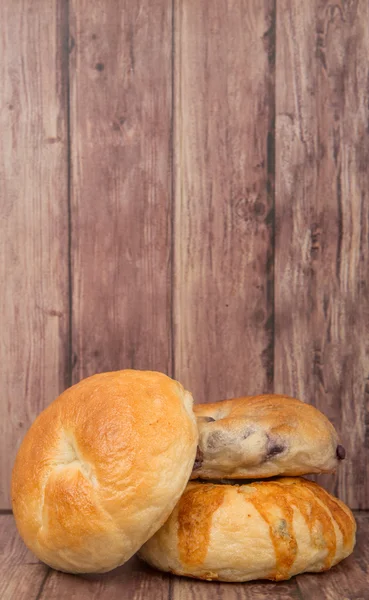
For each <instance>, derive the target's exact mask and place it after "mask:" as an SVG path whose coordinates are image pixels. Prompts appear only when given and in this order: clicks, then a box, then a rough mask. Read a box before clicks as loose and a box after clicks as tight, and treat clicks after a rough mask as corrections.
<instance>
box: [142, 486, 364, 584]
mask: <svg viewBox="0 0 369 600" xmlns="http://www.w3.org/2000/svg"><path fill="white" fill-rule="evenodd" d="M355 532H356V523H355V520H354V517H353V515H352V513H351V511H350V509H349V508H348V507H347V506H346V505H345V504H343V503H342V502H341V501H340V500H338V499H337V498H334V497H333V496H331V495H330V494H329V493H328V492H326V491H325V490H324V489H323V488H322V487H320V486H318V485H317V484H315V483H313V482H311V481H308V480H306V479H302V478H290V477H285V478H280V479H275V480H274V479H273V480H270V481H258V482H252V483H248V484H245V485H226V484H219V485H216V484H213V483H200V482H193V483H189V485H188V486H187V488H186V490H185V492H184V494H183V496H182V497H181V499H180V500H179V502H178V504H177V506H176V507H175V509H174V511H173V513H172V514H171V516H170V518H169V519H168V521H167V522H166V523H165V524H164V526H163V527H162V528H161V529H160V530H159V531H158V532H157V533H156V534H155V535H154V536H153V538H151V539H150V540H149V541H148V542H147V543H146V544H145V545H144V547H143V548H142V549H141V551H140V556H141V557H142V558H143V559H144V560H146V561H147V562H148V563H149V564H151V565H153V566H155V567H157V568H159V569H162V570H164V571H170V572H172V573H175V574H178V575H187V576H190V577H197V578H200V579H215V580H224V581H249V580H252V579H271V580H275V581H280V580H284V579H289V578H290V577H291V576H293V575H296V574H298V573H302V572H304V571H313V572H320V571H324V570H327V569H329V568H330V567H332V566H333V565H335V564H337V563H338V562H339V561H341V560H342V559H344V558H345V557H347V556H348V555H349V554H351V552H352V550H353V547H354V544H355Z"/></svg>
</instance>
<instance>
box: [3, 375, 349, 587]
mask: <svg viewBox="0 0 369 600" xmlns="http://www.w3.org/2000/svg"><path fill="white" fill-rule="evenodd" d="M192 403H193V401H192V396H191V394H190V393H189V392H187V391H185V390H184V389H183V387H182V386H181V384H179V383H178V382H176V381H174V380H172V379H170V378H169V377H167V376H166V375H163V374H161V373H155V372H150V371H134V370H127V371H117V372H112V373H103V374H99V375H94V376H93V377H89V378H88V379H85V380H83V381H81V382H80V383H78V384H77V385H75V386H73V387H71V388H70V389H68V390H66V391H65V392H64V393H63V394H62V395H61V396H59V398H57V399H56V400H55V401H54V402H53V403H51V404H50V406H49V407H48V408H47V409H45V410H44V411H43V412H42V413H41V415H39V416H38V417H37V419H36V420H35V422H34V423H33V425H32V426H31V428H30V430H29V431H28V433H27V435H26V437H25V439H24V441H23V443H22V445H21V447H20V449H19V452H18V455H17V458H16V462H15V466H14V470H13V478H12V499H13V511H14V516H15V519H16V523H17V526H18V530H19V532H20V534H21V536H22V537H23V539H24V541H25V543H26V544H27V546H28V547H29V548H30V549H31V550H32V551H33V552H34V553H35V554H36V555H37V556H38V557H39V558H40V559H41V560H42V561H44V562H45V563H47V564H48V565H50V566H51V567H53V568H55V569H59V570H61V571H67V572H72V573H86V572H104V571H109V570H111V569H114V568H115V567H117V566H119V565H121V564H123V563H124V562H125V561H127V560H128V559H129V558H130V557H131V556H132V555H133V554H134V553H135V552H137V551H138V550H139V555H140V557H141V558H143V559H144V560H145V561H147V562H148V563H149V564H151V565H153V566H154V567H157V568H159V569H161V570H163V571H170V572H172V573H176V574H178V575H185V576H190V577H196V578H200V579H207V580H213V579H216V580H224V581H249V580H251V579H273V580H281V579H289V578H290V577H291V576H293V575H295V574H297V573H301V572H303V571H315V572H318V571H324V570H326V569H329V568H330V567H331V566H333V565H335V564H337V563H338V562H339V561H340V560H342V559H343V558H345V557H346V556H348V555H349V554H350V553H351V552H352V550H353V547H354V543H355V530H356V526H355V520H354V518H353V515H352V513H351V511H350V510H349V508H347V507H346V506H345V505H344V504H343V503H342V502H341V501H340V500H338V499H337V498H334V497H333V496H331V495H330V494H328V492H326V491H325V490H324V489H323V488H321V487H320V486H318V485H317V484H315V483H313V482H311V481H309V480H307V479H303V478H301V477H299V476H300V475H305V474H308V473H327V472H333V471H335V469H336V467H337V465H338V463H339V461H341V460H343V459H344V458H345V451H344V448H343V447H342V446H341V445H339V444H338V439H337V433H336V431H335V429H334V427H333V426H332V424H331V423H330V422H329V421H328V419H327V418H326V417H325V416H324V415H323V414H322V413H320V412H319V411H318V410H317V409H315V408H314V407H312V406H310V405H307V404H304V403H303V402H300V401H298V400H295V399H292V398H288V397H285V396H279V395H262V396H255V397H246V398H238V399H235V400H227V401H224V402H217V403H214V404H204V405H197V406H194V407H193V406H192ZM189 479H191V480H192V481H190V482H189Z"/></svg>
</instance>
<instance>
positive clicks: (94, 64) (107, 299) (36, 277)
mask: <svg viewBox="0 0 369 600" xmlns="http://www.w3.org/2000/svg"><path fill="white" fill-rule="evenodd" d="M0 48H1V59H2V60H1V63H0V64H1V66H0V69H1V74H2V78H1V80H2V82H3V85H2V86H1V89H0V98H1V105H0V115H1V116H0V122H1V136H0V144H1V154H0V182H1V188H0V245H1V248H0V277H1V284H2V285H1V293H0V303H1V310H0V331H1V342H0V361H1V369H0V385H1V391H2V394H1V399H0V481H1V490H0V509H4V510H6V509H8V508H9V507H10V497H9V481H10V472H11V466H12V463H13V460H14V456H15V453H16V450H17V447H18V446H19V443H20V441H21V439H22V437H23V435H24V433H25V431H26V429H27V428H28V426H29V425H30V423H31V422H32V420H33V419H34V417H35V416H36V414H38V412H40V410H41V409H42V408H43V407H45V406H47V404H48V403H49V402H50V401H51V400H52V399H53V398H54V397H55V396H57V395H58V393H59V392H61V391H62V390H63V389H64V388H65V387H67V386H68V385H69V384H70V383H72V382H75V381H78V380H79V379H80V378H82V377H85V376H87V375H89V374H91V373H94V372H98V371H103V370H110V369H117V368H125V367H134V368H152V369H158V370H162V371H164V372H167V373H168V374H170V375H173V376H175V377H177V378H178V379H179V380H181V381H182V382H183V383H184V384H185V385H186V386H187V387H188V388H189V389H190V390H191V391H192V392H193V394H194V397H195V400H196V401H197V402H200V401H214V400H217V399H223V398H226V397H231V396H232V395H241V394H247V393H259V392H265V391H272V390H274V391H276V392H284V393H287V394H291V395H296V396H298V397H300V398H301V399H303V400H306V401H307V402H311V403H313V404H315V405H316V406H318V407H319V408H320V409H321V410H323V411H324V412H325V413H326V414H327V415H328V416H329V417H330V418H331V419H332V421H333V422H334V424H335V426H336V427H337V429H338V430H339V431H340V433H341V435H342V438H343V440H344V443H345V445H346V447H347V450H348V460H347V461H345V463H344V464H343V465H342V468H341V470H340V472H339V474H338V475H337V477H330V478H324V479H322V480H321V481H322V483H323V484H324V485H326V486H327V487H328V488H330V489H331V490H332V491H334V492H335V493H336V494H337V495H339V496H340V497H341V498H342V499H343V500H345V501H347V502H348V503H349V504H350V505H351V507H353V508H369V466H368V465H369V289H368V288H369V248H368V246H369V229H368V227H369V198H368V190H369V169H368V161H369V128H368V123H369V103H368V97H369V68H368V60H367V57H368V55H369V4H368V2H367V1H366V0H350V1H349V0H347V1H343V0H341V1H337V2H335V3H334V4H332V3H327V2H325V1H324V0H303V1H300V2H297V0H265V1H264V2H260V1H259V0H249V1H247V2H246V1H245V0H217V1H216V2H211V3H210V2H208V3H207V2H198V1H196V0H186V2H180V0H173V2H172V0H150V1H149V0H140V1H139V2H130V1H129V0H124V1H123V2H120V3H118V2H116V1H115V0H97V1H96V2H94V3H93V5H91V3H87V1H86V0H82V1H77V0H69V2H68V1H65V0H64V1H63V0H52V1H50V2H48V3H45V2H43V0H33V1H32V2H31V0H3V2H1V3H0ZM34 572H35V573H36V571H34ZM38 576H39V575H37V577H38ZM40 577H42V574H41V572H40ZM49 583H50V585H52V581H51V580H50V582H49ZM172 591H173V593H175V590H172ZM181 593H183V590H182V591H178V594H181ZM286 593H287V592H286ZM178 597H180V596H178ZM286 597H288V595H286Z"/></svg>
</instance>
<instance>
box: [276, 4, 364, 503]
mask: <svg viewBox="0 0 369 600" xmlns="http://www.w3.org/2000/svg"><path fill="white" fill-rule="evenodd" d="M277 6H278V10H277V48H278V51H277V62H276V73H277V77H276V197H275V201H276V250H275V307H276V308H275V317H276V327H275V391H277V392H282V391H283V392H284V393H289V394H293V395H296V396H298V397H300V398H302V399H304V400H306V401H307V402H310V403H313V404H315V405H316V406H317V407H318V408H320V409H321V410H322V411H323V412H325V414H326V415H327V416H328V417H329V418H330V419H331V420H332V422H333V423H334V424H335V426H336V427H337V429H338V431H339V432H340V433H341V435H342V440H343V443H344V445H345V446H346V448H347V453H348V460H346V461H345V462H344V463H343V464H342V465H341V468H340V472H339V475H338V477H337V478H331V479H330V480H327V479H325V480H324V484H325V485H326V486H327V487H328V488H329V489H330V490H331V491H333V492H334V493H336V494H338V495H339V496H340V497H341V498H342V499H344V500H346V501H347V502H348V503H349V504H350V506H351V507H354V508H355V507H356V508H364V507H368V506H369V420H368V415H369V403H368V398H369V396H368V390H369V383H368V377H369V344H368V340H369V289H368V283H369V279H368V273H369V195H368V194H369V192H368V190H369V169H368V164H369V162H368V161H369V135H368V122H369V104H368V93H369V87H368V85H369V84H368V82H369V68H368V60H367V57H368V53H369V27H368V23H369V3H368V2H366V1H365V0H363V1H354V2H337V3H335V4H332V3H327V2H324V1H321V0H314V1H312V2H307V1H305V2H299V3H296V2H293V1H292V0H279V1H278V4H277Z"/></svg>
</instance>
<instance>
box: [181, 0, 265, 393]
mask: <svg viewBox="0 0 369 600" xmlns="http://www.w3.org/2000/svg"><path fill="white" fill-rule="evenodd" d="M174 23H175V47H174V54H175V79H174V92H175V123H174V148H175V157H174V164H175V167H174V179H175V206H174V214H175V221H174V245H175V249H174V308H173V310H174V323H175V329H174V332H175V343H174V359H175V375H176V376H177V377H178V378H179V379H180V380H181V381H183V382H184V383H185V384H186V386H187V387H188V388H189V389H190V390H191V391H192V392H193V395H194V398H195V400H196V401H197V402H209V401H215V400H220V399H224V398H226V397H230V396H232V395H242V394H246V393H253V392H255V393H257V392H263V391H264V392H266V391H268V390H271V388H272V385H273V245H272V244H273V205H274V199H273V183H274V180H273V177H274V167H273V160H274V150H273V145H274V138H273V136H274V52H275V47H274V46H275V39H274V37H275V35H274V34H275V31H274V25H275V7H274V1H273V0H270V1H269V0H268V1H266V2H259V1H258V0H252V1H250V2H247V3H245V2H243V1H241V0H236V1H231V0H221V1H220V2H198V1H197V0H188V1H186V2H181V1H179V0H178V1H176V2H175V15H174Z"/></svg>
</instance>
